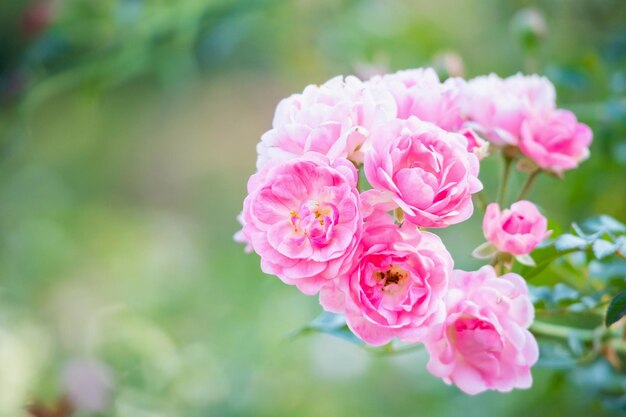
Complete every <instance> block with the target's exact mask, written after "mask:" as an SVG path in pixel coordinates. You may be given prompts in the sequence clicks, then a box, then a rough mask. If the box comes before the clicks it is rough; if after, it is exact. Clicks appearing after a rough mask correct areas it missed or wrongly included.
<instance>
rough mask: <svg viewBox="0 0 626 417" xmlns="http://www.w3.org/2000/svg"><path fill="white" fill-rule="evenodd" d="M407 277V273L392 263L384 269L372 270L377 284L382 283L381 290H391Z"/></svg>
mask: <svg viewBox="0 0 626 417" xmlns="http://www.w3.org/2000/svg"><path fill="white" fill-rule="evenodd" d="M408 278H409V273H408V272H407V271H405V270H404V269H402V268H400V267H398V266H396V265H392V266H391V268H389V269H388V270H386V271H378V272H374V279H376V282H378V283H379V284H382V287H383V288H382V290H383V291H385V292H388V291H393V290H394V289H397V288H398V287H401V286H402V285H403V284H404V283H405V282H406V280H407V279H408ZM392 284H395V285H392ZM390 286H391V287H390Z"/></svg>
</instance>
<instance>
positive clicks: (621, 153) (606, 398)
mask: <svg viewBox="0 0 626 417" xmlns="http://www.w3.org/2000/svg"><path fill="white" fill-rule="evenodd" d="M538 16H539V18H538ZM542 19H543V22H545V30H544V28H542V27H541V23H537V22H540V21H541V20H542ZM423 65H434V66H435V67H436V68H437V69H438V70H439V71H440V72H441V73H442V74H464V75H465V76H468V77H471V76H474V75H478V74H483V73H488V72H492V71H493V72H497V73H498V74H500V75H508V74H511V73H514V72H517V71H521V70H523V71H534V72H539V73H543V74H545V75H547V76H548V77H549V78H550V79H551V80H552V81H553V82H554V83H555V85H556V87H557V89H558V95H559V103H560V105H562V106H563V107H566V108H570V109H572V110H574V111H575V112H576V113H577V114H578V116H579V117H580V118H581V119H582V120H583V121H585V122H587V123H589V124H590V125H591V126H592V128H593V130H594V134H595V140H594V143H593V146H592V158H591V159H590V160H589V161H587V162H585V163H584V164H582V166H581V168H580V169H578V170H576V171H574V172H571V173H570V172H568V174H567V175H566V178H565V181H560V180H558V179H556V178H548V177H545V178H541V179H539V181H538V182H537V184H536V187H535V188H534V189H533V191H532V198H533V199H534V200H536V201H537V202H538V203H539V204H540V205H542V206H543V208H544V209H545V212H546V213H548V214H549V215H550V216H551V217H554V220H555V224H560V225H561V226H564V227H562V228H563V230H567V231H566V234H568V235H570V236H572V237H571V238H566V239H564V241H561V243H562V244H567V243H568V242H567V240H570V242H571V241H572V239H573V240H574V242H578V243H580V244H581V245H582V242H581V241H580V240H577V239H578V238H580V239H583V240H585V245H587V240H586V239H587V237H586V236H587V235H588V234H589V233H591V234H593V233H594V232H593V231H592V230H588V229H585V228H584V227H583V225H581V227H582V232H583V234H585V236H581V234H580V233H578V231H577V230H574V229H572V230H570V229H569V228H568V225H569V224H571V223H572V222H574V221H580V220H581V219H585V218H588V217H590V216H592V215H594V214H599V213H606V214H607V215H610V216H612V217H613V218H615V219H616V221H618V222H621V223H624V222H625V221H626V211H625V210H624V208H625V207H626V193H624V190H626V175H625V174H626V4H625V3H624V2H623V0H593V1H589V0H568V1H565V0H537V1H531V0H505V1H503V0H472V1H467V2H457V1H453V0H439V1H436V2H434V1H433V2H424V1H417V0H406V1H400V0H392V1H388V2H379V1H376V0H336V1H333V0H320V1H312V0H293V1H280V0H240V1H233V0H180V1H167V0H28V1H18V0H3V1H2V2H0V230H1V231H2V233H1V234H0V358H2V363H3V365H2V370H0V415H1V416H4V415H7V416H11V417H15V416H19V415H20V411H18V410H22V411H21V412H22V413H25V411H24V410H25V409H26V408H25V407H24V406H25V404H30V405H31V410H33V409H34V408H33V407H34V406H37V407H39V408H38V409H40V410H53V409H54V408H55V407H56V406H57V405H59V404H61V403H60V402H59V401H60V400H62V399H63V398H64V397H65V396H69V397H70V399H72V401H73V402H74V403H76V404H81V407H82V408H80V409H79V410H78V411H77V414H76V415H94V414H95V415H107V416H108V415H114V416H122V417H123V416H129V417H138V416H139V417H142V416H177V415H185V416H207V415H219V416H248V415H254V416H272V417H276V416H322V415H323V416H328V415H361V416H364V417H366V416H378V415H404V416H412V415H433V416H434V415H437V416H445V415H458V413H459V410H463V414H464V415H467V416H468V417H470V416H473V415H476V416H481V417H482V416H489V415H491V416H521V415H524V416H526V415H528V414H529V413H530V414H532V415H536V416H544V415H545V416H552V415H570V416H576V415H580V416H590V415H593V416H602V415H615V413H617V412H619V410H623V409H624V406H625V405H626V395H625V392H624V386H625V382H624V377H623V376H618V377H612V375H614V374H615V372H614V371H613V369H614V367H616V366H619V363H620V361H621V358H620V353H619V352H617V353H616V355H617V356H615V355H611V354H606V352H600V353H599V354H598V355H596V357H595V358H593V359H594V360H593V361H589V360H588V359H589V358H588V357H587V356H586V352H587V351H588V349H589V347H593V343H594V337H596V335H595V333H593V330H592V329H593V328H594V327H595V326H597V325H598V324H599V323H601V320H602V317H601V315H598V313H597V311H596V310H597V309H598V306H605V305H606V304H607V303H608V301H609V299H607V298H606V297H605V296H603V295H601V294H597V293H594V288H596V286H597V285H599V284H597V283H596V282H597V281H603V282H604V283H605V285H608V293H610V295H611V296H613V295H617V294H618V293H619V292H621V291H623V290H626V284H624V283H625V282H626V281H625V280H626V274H625V273H624V266H623V261H622V260H620V259H616V257H615V255H607V256H606V257H604V256H597V255H598V254H597V253H594V251H593V249H594V244H593V243H592V244H591V245H592V246H591V247H590V250H586V249H585V251H576V253H574V252H572V253H571V254H570V255H568V256H564V257H560V258H559V260H558V261H555V262H554V263H553V264H552V265H551V266H550V268H546V269H545V270H544V271H543V272H542V273H541V274H540V275H537V276H536V277H534V278H532V279H531V281H530V283H531V284H532V285H534V286H535V287H536V294H535V295H536V297H537V300H538V302H539V303H544V304H543V305H544V306H545V307H546V311H551V312H558V313H559V314H563V312H566V316H567V317H568V318H569V319H570V320H571V322H572V325H575V326H577V327H579V328H580V330H581V332H582V333H580V334H577V335H574V336H573V337H572V338H571V340H567V341H566V342H565V343H563V341H562V340H556V341H554V343H551V344H547V345H545V346H542V355H543V359H542V360H544V361H545V362H550V361H551V363H552V365H553V366H552V367H551V368H549V369H546V368H541V369H539V368H538V369H537V370H536V371H535V372H534V376H535V385H534V387H533V389H531V390H529V391H523V392H515V393H512V394H508V395H501V394H494V393H489V394H484V395H480V396H478V397H468V396H465V395H463V394H461V393H459V392H458V391H457V390H456V389H454V388H451V387H447V386H444V385H443V384H442V383H441V382H440V381H438V380H437V379H436V378H434V377H432V376H430V375H428V374H427V373H426V371H425V370H424V363H425V361H426V358H425V355H424V353H423V352H421V351H415V352H411V353H406V354H404V355H399V356H388V355H371V354H370V353H369V352H364V351H363V350H362V349H360V348H359V347H358V346H353V345H351V344H348V343H345V342H343V341H340V340H336V339H334V338H332V337H327V336H313V337H310V338H298V339H295V340H291V339H290V338H289V337H288V336H289V334H290V333H291V332H292V331H293V330H294V329H297V328H299V327H300V326H301V324H302V323H306V322H308V321H310V320H311V319H312V318H313V317H315V316H316V314H317V312H318V311H319V306H318V305H317V301H316V300H315V299H314V298H305V297H302V296H301V295H300V294H299V293H297V291H296V290H295V289H293V288H288V287H286V286H284V285H282V284H280V282H279V281H278V280H276V279H273V278H266V277H263V276H262V274H261V273H260V271H259V267H258V258H257V257H256V256H254V255H253V256H244V255H243V254H242V248H241V247H239V246H238V245H236V244H235V243H232V241H231V236H232V233H233V232H234V231H235V230H236V228H237V223H236V221H235V215H236V214H237V213H238V212H239V210H240V208H241V201H242V199H243V196H244V192H245V181H246V179H247V176H248V175H249V174H250V173H251V171H252V170H253V169H254V160H255V154H254V152H255V151H254V149H255V148H254V145H255V143H256V142H257V141H258V138H259V136H260V134H261V133H262V132H263V131H264V130H265V129H267V128H268V127H269V125H270V123H271V116H272V111H273V108H274V106H275V104H276V103H277V101H278V100H279V99H280V98H281V97H284V96H287V95H288V94H291V93H292V92H295V91H300V90H301V89H302V88H303V87H304V85H305V84H307V83H311V82H321V81H324V80H325V79H327V78H330V77H331V76H333V75H335V74H337V73H352V72H356V73H357V74H360V75H362V76H367V75H368V74H372V73H375V72H377V71H381V70H395V69H401V68H408V67H416V66H423ZM498 170H499V166H498V164H497V163H496V162H494V161H487V162H486V163H485V164H484V166H483V168H482V173H481V179H482V180H483V181H484V183H485V184H486V188H487V189H490V190H495V189H496V187H495V185H496V181H497V172H498ZM522 180H523V178H522V176H521V175H520V176H519V177H516V178H514V181H516V183H517V185H519V184H521V182H522ZM512 188H514V187H512ZM478 217H479V215H477V216H475V217H474V218H473V219H472V221H470V222H467V223H464V224H462V225H459V226H457V227H454V228H451V229H448V230H444V231H442V232H441V235H442V238H443V239H444V241H445V242H446V243H447V244H448V245H449V247H450V249H451V251H452V253H453V255H454V256H455V259H456V260H457V264H458V266H459V267H462V268H465V269H469V268H473V267H475V266H477V265H478V263H477V261H475V260H472V259H471V258H470V254H469V253H467V248H473V247H476V246H477V245H478V244H479V243H481V241H482V240H483V239H482V236H480V233H478V231H479V230H480V226H479V219H478ZM555 236H556V235H555ZM600 239H601V240H603V241H607V242H608V244H610V245H612V244H615V240H612V238H611V237H610V236H608V235H603V236H602V237H600ZM578 243H577V244H578ZM598 245H604V246H605V247H606V250H607V251H608V247H607V246H606V244H598ZM585 248H587V246H585ZM545 250H547V251H550V250H555V246H554V245H553V246H552V247H551V249H550V248H548V249H545ZM598 250H599V252H600V254H601V255H602V253H603V252H602V250H603V248H602V247H600V246H599V248H598ZM533 256H535V255H533ZM580 256H583V257H585V256H589V257H591V256H593V257H594V258H593V259H591V258H590V259H589V261H590V263H589V267H588V268H584V270H583V269H582V268H580V265H581V264H582V263H581V261H580V259H579V257H580ZM596 258H598V259H596ZM536 260H537V261H539V260H540V259H536ZM586 260H587V259H585V261H586ZM583 263H584V262H583ZM557 281H563V282H565V284H562V285H559V286H554V284H555V283H556V282H557ZM572 291H574V292H575V293H577V294H582V297H578V296H574V297H572V294H574V293H572ZM607 297H608V295H607ZM551 314H552V313H551ZM555 314H556V313H555ZM546 322H548V324H549V321H548V320H547V319H546ZM617 326H619V325H617ZM588 331H592V333H588ZM576 336H581V337H576ZM581 338H582V340H579V339H581ZM572 361H573V362H574V363H576V364H579V363H582V365H581V366H575V367H572V366H569V365H568V364H571V363H573V362H572ZM109 376H110V378H109ZM77 381H78V382H81V381H86V382H84V383H77ZM76 386H78V387H79V388H81V387H83V386H84V387H85V389H77V388H76ZM87 387H89V389H87ZM94 392H95V394H94ZM98 396H100V397H98ZM98 399H100V400H101V403H99V402H98ZM102 404H105V405H102ZM99 405H100V406H99ZM35 408H36V407H35Z"/></svg>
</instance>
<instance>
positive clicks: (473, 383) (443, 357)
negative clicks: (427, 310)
mask: <svg viewBox="0 0 626 417" xmlns="http://www.w3.org/2000/svg"><path fill="white" fill-rule="evenodd" d="M446 307H447V311H448V316H447V318H446V319H445V321H444V322H443V323H442V324H440V325H438V326H433V328H432V329H431V330H432V331H431V332H430V333H429V335H428V336H427V338H426V340H425V342H424V344H425V346H426V349H427V350H428V353H429V354H430V360H429V361H428V365H427V368H428V370H429V371H430V372H431V373H432V374H433V375H435V376H437V377H439V378H442V379H443V380H444V381H445V382H446V383H448V384H450V383H453V384H455V385H456V386H458V387H459V388H460V389H461V390H462V391H464V392H466V393H468V394H471V395H474V394H478V393H480V392H483V391H485V390H498V391H503V392H506V391H510V390H512V389H514V388H522V389H523V388H529V387H530V386H531V384H532V375H531V373H530V368H531V366H533V364H534V363H535V362H536V361H537V358H538V346H537V342H536V340H535V338H534V337H533V335H532V334H531V333H530V332H529V331H528V327H529V326H530V324H531V323H532V321H533V318H534V307H533V305H532V303H531V302H530V299H529V297H528V289H527V287H526V282H525V281H524V279H522V277H520V276H519V275H517V274H514V273H510V274H505V275H502V276H501V277H498V276H496V273H495V271H494V269H493V267H491V266H484V267H482V268H480V269H479V270H478V271H475V272H465V271H459V270H455V271H454V273H453V274H452V278H451V280H450V289H449V291H448V295H447V297H446Z"/></svg>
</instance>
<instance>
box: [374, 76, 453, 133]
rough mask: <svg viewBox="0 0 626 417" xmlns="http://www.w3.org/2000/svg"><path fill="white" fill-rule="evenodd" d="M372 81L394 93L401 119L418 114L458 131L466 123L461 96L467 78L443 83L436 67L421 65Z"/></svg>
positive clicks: (443, 127) (441, 125)
mask: <svg viewBox="0 0 626 417" xmlns="http://www.w3.org/2000/svg"><path fill="white" fill-rule="evenodd" d="M370 83H371V84H373V85H381V86H384V87H385V88H386V89H388V90H389V91H390V92H391V94H392V95H393V97H394V99H395V100H396V105H397V107H398V114H397V117H398V118H399V119H408V118H409V117H411V116H416V117H417V118H418V119H420V120H423V121H426V122H431V123H433V124H435V125H437V126H439V127H440V128H442V129H445V130H449V131H457V130H459V129H460V128H461V126H462V125H463V122H464V120H463V119H462V118H461V108H460V106H459V97H460V92H461V87H462V85H463V84H464V81H463V80H462V79H460V78H451V79H448V80H446V82H444V83H442V82H440V81H439V77H438V76H437V73H436V72H435V70H433V69H432V68H418V69H412V70H406V71H398V72H396V73H394V74H388V75H384V76H378V77H374V78H372V79H371V80H370Z"/></svg>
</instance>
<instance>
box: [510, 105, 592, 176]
mask: <svg viewBox="0 0 626 417" xmlns="http://www.w3.org/2000/svg"><path fill="white" fill-rule="evenodd" d="M592 136H593V133H592V132H591V129H589V126H587V125H585V124H582V123H578V121H577V120H576V116H575V115H574V114H573V113H572V112H570V111H567V110H557V111H554V112H551V113H549V114H548V115H540V116H538V117H535V118H531V119H528V120H527V121H525V122H524V124H523V125H522V138H521V140H520V144H519V146H520V150H521V151H522V152H523V153H524V154H525V155H526V156H528V157H529V158H530V159H532V160H533V161H534V162H535V163H536V164H537V165H538V166H540V167H541V168H543V169H547V170H550V171H554V172H556V173H559V174H560V173H562V172H563V171H565V170H568V169H572V168H576V167H577V166H578V163H579V162H580V161H582V160H584V159H587V158H588V157H589V145H591V140H592Z"/></svg>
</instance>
